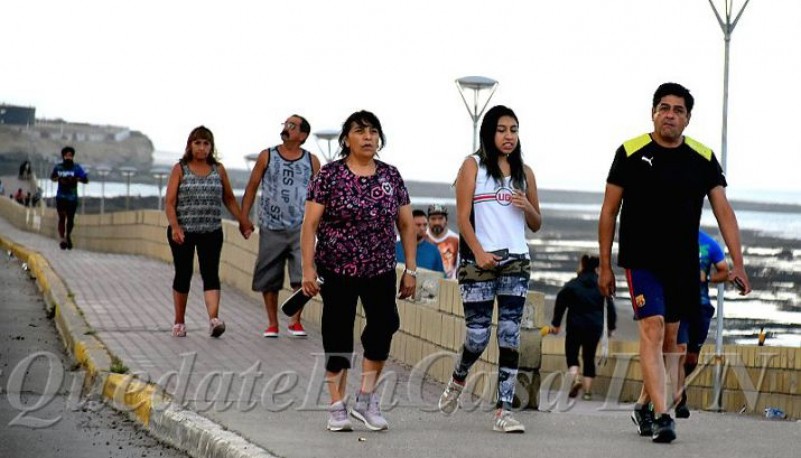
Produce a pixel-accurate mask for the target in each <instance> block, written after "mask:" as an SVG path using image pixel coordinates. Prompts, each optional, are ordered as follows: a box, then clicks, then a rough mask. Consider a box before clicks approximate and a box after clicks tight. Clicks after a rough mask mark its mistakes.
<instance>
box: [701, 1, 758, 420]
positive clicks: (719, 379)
mask: <svg viewBox="0 0 801 458" xmlns="http://www.w3.org/2000/svg"><path fill="white" fill-rule="evenodd" d="M749 1H750V0H745V3H743V6H742V7H741V8H740V12H739V13H737V16H736V17H735V18H734V20H732V9H733V8H732V6H733V5H732V0H724V6H725V10H724V17H723V18H722V17H721V16H720V13H719V12H718V9H717V8H715V4H714V3H712V0H709V6H711V7H712V11H713V12H714V13H715V17H716V18H717V20H718V24H719V25H720V30H721V31H722V32H723V48H724V51H723V53H724V58H723V123H722V124H721V135H720V137H721V138H720V166H721V168H722V169H723V173H726V155H727V152H728V123H729V44H730V42H731V35H732V33H733V32H734V27H735V26H736V25H737V22H738V21H739V20H740V17H741V16H742V15H743V11H745V7H746V6H748V2H749ZM724 292H725V282H721V283H718V297H717V305H718V309H717V321H716V323H715V324H716V326H715V329H716V331H715V380H714V390H713V404H712V406H711V410H717V411H720V410H723V406H722V405H721V401H722V397H723V302H724V298H723V296H724Z"/></svg>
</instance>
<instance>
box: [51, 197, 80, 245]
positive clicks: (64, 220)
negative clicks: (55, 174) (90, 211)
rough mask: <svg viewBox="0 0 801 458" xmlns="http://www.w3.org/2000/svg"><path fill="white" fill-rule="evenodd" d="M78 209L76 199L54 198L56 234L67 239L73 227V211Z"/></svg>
mask: <svg viewBox="0 0 801 458" xmlns="http://www.w3.org/2000/svg"><path fill="white" fill-rule="evenodd" d="M77 209H78V201H77V200H67V199H56V212H57V213H58V236H59V237H61V238H62V239H68V238H70V236H71V235H72V228H73V227H75V211H76V210H77Z"/></svg>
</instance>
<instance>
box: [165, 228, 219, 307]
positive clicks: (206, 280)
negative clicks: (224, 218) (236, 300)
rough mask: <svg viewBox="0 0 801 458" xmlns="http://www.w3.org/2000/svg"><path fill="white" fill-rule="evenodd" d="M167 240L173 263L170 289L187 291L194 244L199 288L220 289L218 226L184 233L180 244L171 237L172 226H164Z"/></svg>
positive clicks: (193, 259)
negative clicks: (211, 229) (199, 279)
mask: <svg viewBox="0 0 801 458" xmlns="http://www.w3.org/2000/svg"><path fill="white" fill-rule="evenodd" d="M167 240H168V241H169V242H170V250H172V262H173V264H174V265H175V278H174V279H173V281H172V289H174V290H175V291H176V292H178V293H181V294H186V293H188V292H189V285H190V283H192V271H193V270H194V262H195V247H197V260H198V263H199V264H200V276H201V278H203V291H213V290H217V289H220V252H221V251H222V245H223V232H222V228H220V229H217V230H216V231H213V232H201V233H197V232H184V243H182V244H180V245H178V244H177V243H175V241H173V239H172V228H171V227H168V228H167Z"/></svg>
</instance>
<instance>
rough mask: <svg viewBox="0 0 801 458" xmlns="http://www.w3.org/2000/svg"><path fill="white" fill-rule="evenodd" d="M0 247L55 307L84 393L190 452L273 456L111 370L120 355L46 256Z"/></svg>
mask: <svg viewBox="0 0 801 458" xmlns="http://www.w3.org/2000/svg"><path fill="white" fill-rule="evenodd" d="M0 248H2V249H3V250H7V251H10V252H11V253H12V254H13V255H14V256H15V257H16V258H18V259H20V260H22V261H23V262H25V263H26V264H27V267H28V268H27V270H28V271H29V274H30V275H31V277H32V278H34V279H35V280H36V283H37V286H38V287H39V290H40V291H41V293H42V296H43V297H44V300H45V303H46V308H47V312H48V314H50V313H54V319H55V323H56V328H57V329H58V332H59V335H60V336H61V340H62V342H63V344H64V347H65V348H66V350H67V351H68V352H69V353H70V354H71V355H72V356H73V358H74V359H75V361H76V362H77V363H78V364H80V365H81V367H82V368H83V369H84V370H85V371H86V378H85V379H84V386H83V388H84V393H87V392H97V393H101V395H102V397H103V400H104V402H105V403H106V404H108V405H110V406H112V407H113V408H114V409H116V410H118V411H120V412H123V413H127V414H128V415H129V416H130V417H131V418H133V419H134V420H135V421H136V422H138V423H139V424H140V425H141V426H142V427H144V428H145V429H146V430H147V431H148V432H149V433H150V434H151V435H152V436H154V437H155V438H157V439H159V440H161V441H163V442H165V443H167V444H170V445H172V446H173V447H175V448H177V449H179V450H183V451H185V452H186V453H188V454H189V455H191V456H194V457H204V458H205V457H208V458H251V457H253V458H275V455H273V454H271V453H269V452H268V451H267V450H265V449H263V448H261V447H259V446H258V445H256V444H254V443H252V442H250V441H248V440H247V439H245V438H244V437H242V436H240V435H238V434H236V433H233V432H231V431H227V430H225V429H224V428H223V427H222V426H221V425H219V424H217V423H215V422H213V421H211V420H209V419H208V418H205V417H203V416H201V415H199V414H197V413H195V412H192V411H190V410H187V409H184V408H181V407H177V406H176V404H175V403H174V402H172V400H171V397H170V396H169V395H168V394H166V393H165V392H164V391H163V390H162V388H161V387H160V386H158V385H156V384H154V383H144V382H142V381H140V380H137V379H136V378H134V376H133V375H130V374H116V373H112V372H110V371H109V368H110V367H111V365H112V361H114V360H116V358H115V357H114V356H113V355H111V353H110V352H109V351H108V349H107V348H106V347H105V345H103V343H102V342H101V341H100V339H98V338H97V337H96V336H94V335H93V333H94V331H93V330H92V328H91V327H90V326H89V325H88V323H87V322H86V320H85V318H84V316H83V314H82V312H81V310H80V308H79V307H78V305H77V304H76V303H75V301H74V297H73V295H72V293H71V292H70V291H69V288H68V287H67V285H66V283H65V282H64V281H63V280H62V279H61V277H59V276H58V274H56V272H55V271H54V270H53V268H52V267H51V266H50V263H48V262H47V259H45V258H44V256H42V255H41V254H40V253H38V252H36V251H32V250H29V249H28V248H27V247H24V246H22V245H20V244H18V243H15V242H13V241H11V240H9V239H7V238H6V237H4V236H2V235H0Z"/></svg>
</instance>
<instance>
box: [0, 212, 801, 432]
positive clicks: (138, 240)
mask: <svg viewBox="0 0 801 458" xmlns="http://www.w3.org/2000/svg"><path fill="white" fill-rule="evenodd" d="M0 215H2V216H3V217H4V218H6V219H7V220H8V221H10V222H11V224H13V225H14V226H16V227H18V228H20V229H23V230H27V231H33V232H38V233H40V234H42V235H45V236H47V237H52V238H56V237H57V235H56V213H55V210H53V209H43V210H42V209H26V208H24V207H22V206H20V205H17V204H16V203H14V202H13V201H11V199H0ZM166 227H167V218H166V217H165V216H164V214H163V213H162V212H157V211H155V210H138V211H129V212H117V213H108V214H105V215H78V216H77V223H76V228H75V231H74V234H73V241H74V243H75V246H76V247H78V248H83V249H88V250H93V251H100V252H110V253H127V254H137V255H143V256H147V257H150V258H155V259H160V260H162V261H164V262H172V256H171V254H170V249H169V246H168V244H167V235H166ZM223 231H224V240H225V243H224V245H223V252H222V257H221V265H220V276H221V279H222V280H223V281H224V282H225V283H226V284H228V285H231V286H233V287H235V288H237V289H239V290H241V291H242V292H245V293H246V294H249V295H250V296H252V297H253V299H254V301H256V304H258V306H259V307H261V295H260V294H257V293H254V292H252V291H250V284H251V279H252V278H251V276H252V272H253V265H254V264H255V259H256V254H257V252H258V235H257V234H256V235H254V236H253V237H251V238H250V239H249V240H244V239H243V238H242V236H241V235H240V234H239V230H238V228H237V227H236V225H234V224H232V223H231V222H225V223H224V225H223ZM196 265H197V263H196ZM418 283H420V284H421V285H424V289H425V292H424V294H418V296H423V297H425V298H422V299H419V300H416V301H399V303H398V309H399V312H400V317H401V328H400V331H399V332H398V334H396V336H395V339H394V340H393V344H392V349H391V355H392V357H393V358H395V359H397V360H398V361H400V362H402V363H404V364H407V365H409V366H417V367H421V365H425V367H426V368H427V372H426V374H427V376H429V377H431V378H433V379H435V380H438V381H441V382H446V381H447V380H448V379H449V377H450V374H451V372H452V371H453V364H454V359H453V355H454V354H455V353H456V352H458V350H459V348H460V347H461V345H462V342H463V340H464V332H465V331H464V315H463V310H462V305H461V300H460V296H459V289H458V285H457V284H456V283H455V282H453V281H448V280H444V279H437V277H436V276H435V274H433V273H424V274H422V275H421V277H420V278H419V280H418ZM165 287H169V285H168V282H166V281H165ZM289 293H290V289H289V285H288V284H287V285H285V289H284V290H283V291H282V292H281V297H280V299H283V298H284V297H286V296H287V295H288V294H289ZM254 305H255V304H254ZM543 312H544V296H543V295H542V294H541V293H538V292H530V293H529V295H528V300H527V310H526V316H525V317H524V323H526V326H525V329H523V332H522V338H521V339H522V342H521V376H523V377H521V382H522V384H523V385H524V388H527V391H528V395H529V398H530V399H526V400H524V403H527V404H530V405H536V404H537V399H536V398H535V397H536V394H537V392H538V390H539V383H538V380H539V376H540V372H542V377H543V380H547V376H548V375H549V374H552V373H555V372H563V371H564V370H565V369H566V367H565V359H564V339H562V338H559V337H547V338H545V339H542V338H541V337H540V334H539V328H540V327H542V326H545V325H546V324H547V323H546V322H545V317H544V313H543ZM321 315H322V304H321V302H320V301H319V296H318V297H317V298H315V299H314V300H312V301H311V302H309V304H308V305H307V306H306V309H305V311H304V319H305V320H306V321H307V322H312V323H315V324H317V325H319V323H320V318H321ZM496 320H497V315H496V316H494V317H493V321H494V322H495V321H496ZM363 325H364V315H363V313H361V311H360V313H359V314H358V315H357V323H356V326H355V327H354V334H355V335H356V336H357V337H358V335H359V333H360V332H361V329H362V327H363ZM637 345H638V344H637V342H622V341H615V340H613V341H612V342H610V347H609V350H610V358H609V361H608V363H607V364H606V365H604V366H600V367H599V368H598V377H597V378H596V381H595V383H594V391H595V392H596V393H598V394H609V395H612V396H615V397H616V398H619V399H620V401H621V402H627V401H634V400H635V399H636V398H637V396H638V394H639V392H640V387H641V385H642V375H641V372H640V366H639V360H638V358H637V353H638V346H637ZM540 349H541V352H542V353H541V354H540ZM712 352H713V349H710V348H708V347H704V349H703V350H702V354H701V364H700V365H699V369H698V370H697V371H696V373H695V374H694V376H693V377H692V378H691V379H690V380H689V387H688V390H687V392H688V398H689V399H688V401H689V403H690V405H691V407H693V408H709V407H710V406H712V405H713V399H714V394H713V393H712V391H713V389H712V386H713V377H714V373H715V369H714V367H713V366H714V362H711V361H712V360H711V358H712V356H713V355H712ZM725 354H726V359H725V364H726V366H725V367H724V375H725V380H724V389H723V395H722V402H721V404H722V406H721V407H722V408H723V409H724V410H726V411H729V412H739V411H741V410H742V409H743V408H745V410H746V411H749V412H756V413H760V412H762V410H763V409H764V408H765V407H768V406H770V407H779V408H781V409H782V410H784V411H785V413H787V415H789V416H791V417H793V418H801V392H800V389H799V380H801V349H797V348H783V347H753V346H742V345H737V346H727V347H726V348H725ZM497 356H498V347H497V341H496V340H495V339H492V340H491V341H490V346H489V348H488V349H487V351H486V352H484V354H483V355H482V358H481V360H479V361H478V362H477V363H476V366H475V369H474V370H473V371H472V374H473V377H475V379H474V382H475V383H474V384H471V385H472V386H471V388H472V390H473V392H474V393H476V394H480V395H482V396H483V397H485V398H487V399H490V398H492V397H493V394H494V385H495V383H496V377H495V376H494V375H491V374H494V373H495V372H497ZM540 356H541V364H540ZM616 371H617V372H616ZM481 374H483V375H481ZM556 388H557V386H556V385H554V389H556ZM521 391H523V390H521Z"/></svg>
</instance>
